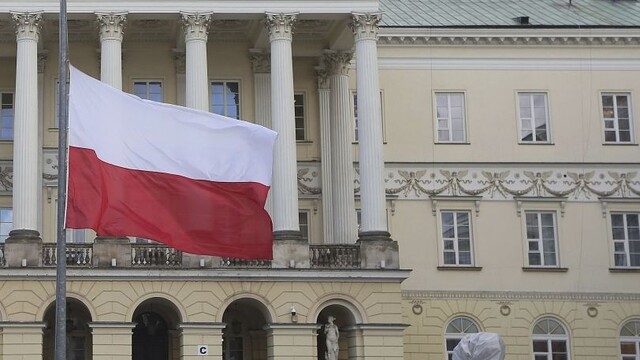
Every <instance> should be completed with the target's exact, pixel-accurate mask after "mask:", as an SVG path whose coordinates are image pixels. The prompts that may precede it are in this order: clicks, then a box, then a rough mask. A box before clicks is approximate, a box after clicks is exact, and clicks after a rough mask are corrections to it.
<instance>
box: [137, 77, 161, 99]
mask: <svg viewBox="0 0 640 360" xmlns="http://www.w3.org/2000/svg"><path fill="white" fill-rule="evenodd" d="M136 83H145V84H146V87H147V91H146V92H147V94H146V95H147V97H142V96H140V95H138V94H136ZM150 83H160V90H161V93H160V98H161V99H160V101H157V100H153V99H149V97H148V95H149V84H150ZM164 85H165V84H164V80H162V79H159V78H133V79H132V80H131V94H133V95H136V96H138V97H140V98H141V99H144V100H149V101H156V102H160V103H164V102H165V94H164V90H165V86H164Z"/></svg>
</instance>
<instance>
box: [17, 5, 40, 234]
mask: <svg viewBox="0 0 640 360" xmlns="http://www.w3.org/2000/svg"><path fill="white" fill-rule="evenodd" d="M11 15H12V17H13V20H14V21H15V24H16V39H17V43H18V47H17V55H16V88H15V104H14V109H15V110H14V111H15V115H14V131H13V230H12V231H11V233H10V238H31V239H39V237H40V233H39V232H38V230H37V229H38V208H39V207H38V192H39V191H40V189H39V188H38V178H39V177H40V171H39V168H38V154H39V153H40V149H38V38H39V36H40V27H41V25H42V13H40V12H39V13H12V14H11Z"/></svg>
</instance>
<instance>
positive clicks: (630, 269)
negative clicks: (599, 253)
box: [609, 267, 640, 273]
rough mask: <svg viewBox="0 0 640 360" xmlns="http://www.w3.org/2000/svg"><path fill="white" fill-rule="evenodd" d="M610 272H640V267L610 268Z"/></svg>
mask: <svg viewBox="0 0 640 360" xmlns="http://www.w3.org/2000/svg"><path fill="white" fill-rule="evenodd" d="M609 272H610V273H640V267H629V268H622V267H616V268H609Z"/></svg>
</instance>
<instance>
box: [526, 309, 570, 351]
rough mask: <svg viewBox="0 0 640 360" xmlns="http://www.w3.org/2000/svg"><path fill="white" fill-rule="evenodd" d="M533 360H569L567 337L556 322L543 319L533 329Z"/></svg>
mask: <svg viewBox="0 0 640 360" xmlns="http://www.w3.org/2000/svg"><path fill="white" fill-rule="evenodd" d="M532 339H533V359H534V360H569V359H570V357H569V337H568V336H567V331H566V330H565V329H564V326H562V324H560V323H559V322H558V321H557V320H554V319H551V318H545V319H541V320H540V321H538V322H537V323H536V324H535V326H534V327H533V336H532Z"/></svg>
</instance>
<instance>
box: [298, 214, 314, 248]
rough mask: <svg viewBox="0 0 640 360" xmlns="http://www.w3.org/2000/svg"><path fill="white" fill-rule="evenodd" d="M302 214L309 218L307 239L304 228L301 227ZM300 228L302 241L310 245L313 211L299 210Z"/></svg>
mask: <svg viewBox="0 0 640 360" xmlns="http://www.w3.org/2000/svg"><path fill="white" fill-rule="evenodd" d="M302 214H305V215H306V216H307V223H306V224H305V225H306V228H307V231H306V237H305V233H304V232H303V231H302V226H301V224H302V223H301V222H300V216H301V215H302ZM298 228H299V229H300V235H301V239H302V240H306V241H307V243H309V244H310V242H309V241H310V240H311V210H309V209H298Z"/></svg>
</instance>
